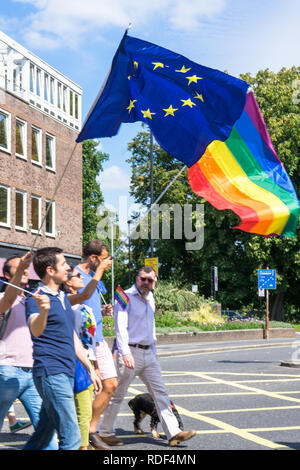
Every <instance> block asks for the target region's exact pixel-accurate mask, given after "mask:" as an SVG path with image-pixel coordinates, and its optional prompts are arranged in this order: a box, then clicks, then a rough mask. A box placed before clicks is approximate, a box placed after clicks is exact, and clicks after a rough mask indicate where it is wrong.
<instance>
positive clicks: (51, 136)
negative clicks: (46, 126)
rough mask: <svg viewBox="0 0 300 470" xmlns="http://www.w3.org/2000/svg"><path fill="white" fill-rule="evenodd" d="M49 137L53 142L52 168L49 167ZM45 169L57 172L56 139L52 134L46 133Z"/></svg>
mask: <svg viewBox="0 0 300 470" xmlns="http://www.w3.org/2000/svg"><path fill="white" fill-rule="evenodd" d="M47 137H49V138H50V139H51V140H52V144H51V152H52V164H53V166H52V167H51V166H48V165H47ZM45 168H46V169H47V170H50V171H53V172H55V171H56V139H55V136H54V135H52V134H50V133H49V132H45Z"/></svg>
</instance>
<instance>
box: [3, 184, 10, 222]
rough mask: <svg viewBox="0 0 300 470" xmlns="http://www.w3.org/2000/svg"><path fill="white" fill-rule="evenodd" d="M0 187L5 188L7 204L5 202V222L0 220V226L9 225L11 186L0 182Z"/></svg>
mask: <svg viewBox="0 0 300 470" xmlns="http://www.w3.org/2000/svg"><path fill="white" fill-rule="evenodd" d="M0 189H5V190H6V192H7V204H6V222H1V221H0V227H10V226H11V223H10V215H11V200H10V198H11V188H10V187H9V186H6V185H5V184H0Z"/></svg>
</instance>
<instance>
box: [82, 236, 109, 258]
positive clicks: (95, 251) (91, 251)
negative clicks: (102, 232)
mask: <svg viewBox="0 0 300 470" xmlns="http://www.w3.org/2000/svg"><path fill="white" fill-rule="evenodd" d="M104 249H105V250H107V251H108V248H107V246H106V245H105V243H103V242H102V241H101V240H98V239H96V240H91V241H90V242H88V243H87V244H86V245H85V246H84V248H83V256H84V258H88V257H89V256H90V255H98V256H99V255H101V253H102V251H103V250H104Z"/></svg>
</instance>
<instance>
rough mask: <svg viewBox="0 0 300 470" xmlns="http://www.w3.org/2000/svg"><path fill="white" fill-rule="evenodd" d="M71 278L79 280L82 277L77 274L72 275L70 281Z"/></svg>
mask: <svg viewBox="0 0 300 470" xmlns="http://www.w3.org/2000/svg"><path fill="white" fill-rule="evenodd" d="M72 277H78V279H80V278H81V277H82V276H81V274H80V273H77V274H73V275H72V276H70V279H72Z"/></svg>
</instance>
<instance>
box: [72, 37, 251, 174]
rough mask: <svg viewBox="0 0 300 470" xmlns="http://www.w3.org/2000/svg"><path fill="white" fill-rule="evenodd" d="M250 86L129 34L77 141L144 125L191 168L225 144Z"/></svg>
mask: <svg viewBox="0 0 300 470" xmlns="http://www.w3.org/2000/svg"><path fill="white" fill-rule="evenodd" d="M247 90H248V84H247V83H246V82H244V81H242V80H239V79H237V78H234V77H232V76H230V75H228V74H226V73H223V72H220V71H218V70H214V69H211V68H208V67H205V66H202V65H198V64H196V63H195V62H192V61H191V60H189V59H187V58H185V57H183V56H181V55H179V54H176V53H174V52H172V51H169V50H168V49H164V48H162V47H159V46H157V45H155V44H151V43H149V42H146V41H143V40H140V39H137V38H134V37H130V36H129V35H128V34H127V32H126V33H125V34H124V36H123V38H122V41H121V43H120V45H119V47H118V50H117V52H116V54H115V56H114V59H113V62H112V66H111V71H110V73H109V75H108V78H107V80H106V83H105V84H104V86H103V89H102V90H101V91H100V93H99V95H98V97H97V98H96V100H95V103H94V105H93V106H92V108H91V110H90V112H89V114H88V117H87V119H86V122H85V123H84V125H83V128H82V130H81V132H80V134H79V136H78V138H77V139H76V141H77V142H81V141H83V140H86V139H93V138H100V137H111V136H114V135H116V134H117V132H118V130H119V128H120V126H121V124H122V123H123V122H124V123H126V122H136V121H142V122H145V123H146V124H147V125H148V126H149V128H150V129H151V131H152V133H153V135H154V137H155V139H156V141H157V143H158V144H159V145H160V146H161V147H162V148H163V149H164V150H165V151H166V152H168V153H169V154H171V155H172V156H173V157H175V158H176V159H178V160H180V161H182V162H183V163H185V164H186V165H187V166H188V167H191V166H192V165H193V164H194V163H195V162H197V161H198V160H199V158H200V157H201V156H202V155H203V153H204V152H205V150H206V148H207V146H208V145H209V144H210V143H211V142H213V141H214V140H220V141H225V140H226V139H227V138H228V137H229V135H230V133H231V130H232V127H233V125H234V123H235V122H236V120H237V119H238V118H239V117H240V115H241V113H242V111H243V109H244V106H245V103H246V95H247Z"/></svg>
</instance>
